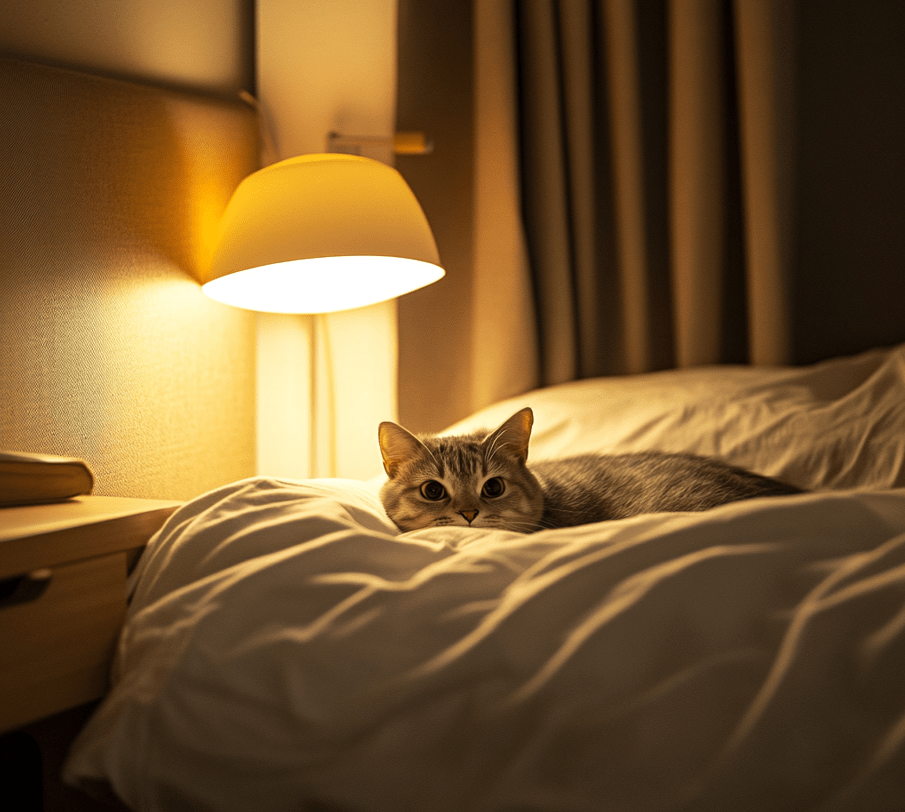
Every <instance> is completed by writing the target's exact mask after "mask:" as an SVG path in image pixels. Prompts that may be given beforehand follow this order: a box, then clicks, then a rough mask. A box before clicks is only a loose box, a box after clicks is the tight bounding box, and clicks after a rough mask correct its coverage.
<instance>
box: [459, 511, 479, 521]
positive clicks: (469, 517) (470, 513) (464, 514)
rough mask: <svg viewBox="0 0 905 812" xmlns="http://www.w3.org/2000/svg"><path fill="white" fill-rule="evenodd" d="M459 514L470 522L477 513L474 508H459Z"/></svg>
mask: <svg viewBox="0 0 905 812" xmlns="http://www.w3.org/2000/svg"><path fill="white" fill-rule="evenodd" d="M459 515H460V516H462V517H463V518H464V519H465V521H466V522H468V523H469V524H471V523H472V522H473V521H474V520H475V518H476V517H477V515H478V511H476V510H460V511H459Z"/></svg>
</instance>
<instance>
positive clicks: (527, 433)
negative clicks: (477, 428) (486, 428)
mask: <svg viewBox="0 0 905 812" xmlns="http://www.w3.org/2000/svg"><path fill="white" fill-rule="evenodd" d="M533 425H534V412H532V411H531V409H530V408H528V407H527V406H526V407H525V408H524V409H519V411H517V412H516V413H515V414H514V415H512V417H510V418H509V419H508V420H507V421H506V422H505V423H503V425H501V426H500V427H499V428H498V429H497V430H496V431H494V432H493V433H492V434H490V436H488V437H487V439H486V440H484V447H485V448H488V449H493V450H494V451H503V452H504V453H506V454H508V455H509V456H510V457H513V458H515V459H517V460H518V461H519V462H525V461H526V460H527V459H528V441H529V440H530V439H531V427H532V426H533Z"/></svg>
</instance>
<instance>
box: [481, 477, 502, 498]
mask: <svg viewBox="0 0 905 812" xmlns="http://www.w3.org/2000/svg"><path fill="white" fill-rule="evenodd" d="M505 492H506V482H505V481H504V480H503V479H501V478H500V477H498V476H492V477H490V479H488V480H487V481H486V482H485V483H484V487H483V488H481V496H484V497H486V498H488V499H496V498H497V497H498V496H502V495H503V494H504V493H505Z"/></svg>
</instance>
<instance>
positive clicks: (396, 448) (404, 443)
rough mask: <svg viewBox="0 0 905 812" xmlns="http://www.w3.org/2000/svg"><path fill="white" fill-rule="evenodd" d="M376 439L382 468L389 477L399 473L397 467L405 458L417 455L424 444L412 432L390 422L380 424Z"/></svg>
mask: <svg viewBox="0 0 905 812" xmlns="http://www.w3.org/2000/svg"><path fill="white" fill-rule="evenodd" d="M377 440H378V442H379V443H380V454H381V456H382V457H383V469H384V470H385V471H386V472H387V476H388V477H389V478H390V479H392V478H393V477H395V476H396V474H397V473H399V467H400V466H401V465H402V464H403V463H404V462H405V461H406V460H409V459H411V458H412V457H415V456H418V455H419V454H421V453H422V450H423V449H424V445H423V444H422V442H421V441H420V440H419V439H418V438H417V437H416V436H415V435H414V434H412V433H411V432H410V431H408V430H406V429H404V428H402V426H397V425H396V424H395V423H390V422H386V423H381V424H380V426H379V427H378V429H377Z"/></svg>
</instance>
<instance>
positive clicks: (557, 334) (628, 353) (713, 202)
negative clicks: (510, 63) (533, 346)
mask: <svg viewBox="0 0 905 812" xmlns="http://www.w3.org/2000/svg"><path fill="white" fill-rule="evenodd" d="M482 5H483V4H481V3H479V4H478V7H480V6H482ZM498 7H503V8H508V9H509V13H510V14H511V26H512V31H513V32H514V34H513V36H514V43H515V44H514V54H513V55H514V58H515V60H516V68H515V70H516V77H517V92H516V94H515V95H514V97H513V98H511V99H510V101H509V104H510V105H512V107H513V108H514V109H515V111H516V115H517V123H518V152H519V170H520V177H519V179H518V184H519V186H518V191H519V194H520V200H521V208H522V216H523V219H524V225H525V235H526V244H527V250H528V264H529V266H530V273H531V281H532V285H533V290H534V294H535V317H536V331H537V339H538V355H539V366H540V381H541V382H542V383H543V384H555V383H561V382H563V381H568V380H572V379H575V378H582V377H590V376H594V375H605V374H618V373H633V372H644V371H648V370H653V369H660V368H666V367H671V366H693V365H700V364H711V363H720V362H754V363H770V364H777V363H785V362H787V361H788V358H789V347H788V333H789V325H788V321H789V312H790V308H789V295H790V291H789V285H788V275H789V263H790V261H791V256H790V252H789V243H788V233H789V228H790V226H789V223H790V217H789V214H790V211H789V210H790V201H791V196H792V194H793V192H794V190H793V189H792V188H791V183H792V180H791V173H788V172H787V171H786V170H787V164H788V160H789V155H790V154H791V144H790V135H789V133H790V132H791V129H790V126H789V118H790V116H791V114H792V107H791V104H790V101H789V99H790V96H789V88H790V87H791V84H790V82H789V80H788V78H787V76H786V73H785V71H786V70H787V69H789V67H790V60H791V57H788V56H787V54H786V52H785V51H784V50H783V44H784V42H785V41H786V39H787V37H788V32H787V27H788V25H789V24H790V20H791V15H790V14H789V13H788V12H787V11H784V10H783V4H782V3H781V2H780V0H761V1H760V2H757V3H751V2H746V0H736V2H731V0H597V2H585V1H584V0H570V2H558V1H557V0H517V1H516V2H514V3H513V4H512V5H511V6H508V4H499V5H498ZM478 56H479V62H478V64H480V53H479V55H478Z"/></svg>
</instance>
